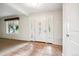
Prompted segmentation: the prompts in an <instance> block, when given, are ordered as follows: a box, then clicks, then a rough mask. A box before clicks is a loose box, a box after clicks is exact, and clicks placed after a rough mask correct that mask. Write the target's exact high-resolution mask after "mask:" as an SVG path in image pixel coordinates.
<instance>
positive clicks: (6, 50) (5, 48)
mask: <svg viewBox="0 0 79 59" xmlns="http://www.w3.org/2000/svg"><path fill="white" fill-rule="evenodd" d="M0 55H1V56H61V55H62V47H61V46H60V45H54V44H47V43H43V42H27V41H26V42H25V41H19V40H8V39H0Z"/></svg>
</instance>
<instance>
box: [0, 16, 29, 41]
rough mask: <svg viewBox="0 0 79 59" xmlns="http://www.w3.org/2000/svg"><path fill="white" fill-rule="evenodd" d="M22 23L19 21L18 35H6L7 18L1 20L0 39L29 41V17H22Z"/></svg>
mask: <svg viewBox="0 0 79 59" xmlns="http://www.w3.org/2000/svg"><path fill="white" fill-rule="evenodd" d="M8 17H15V16H8ZM19 17H20V21H19V27H20V30H19V33H18V34H7V33H6V23H5V21H4V19H5V18H7V17H3V18H1V19H0V25H1V26H0V37H1V38H13V39H22V40H28V19H27V16H22V15H20V16H19Z"/></svg>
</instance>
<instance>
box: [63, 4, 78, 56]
mask: <svg viewBox="0 0 79 59" xmlns="http://www.w3.org/2000/svg"><path fill="white" fill-rule="evenodd" d="M63 55H72V56H79V4H74V3H69V4H64V5H63Z"/></svg>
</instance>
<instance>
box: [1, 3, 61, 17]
mask: <svg viewBox="0 0 79 59" xmlns="http://www.w3.org/2000/svg"><path fill="white" fill-rule="evenodd" d="M38 5H39V4H37V6H36V7H35V6H31V4H30V5H28V4H27V3H0V17H3V16H9V15H20V14H24V15H30V14H33V13H37V12H47V11H54V10H61V9H62V4H60V3H41V4H40V6H39V7H38Z"/></svg>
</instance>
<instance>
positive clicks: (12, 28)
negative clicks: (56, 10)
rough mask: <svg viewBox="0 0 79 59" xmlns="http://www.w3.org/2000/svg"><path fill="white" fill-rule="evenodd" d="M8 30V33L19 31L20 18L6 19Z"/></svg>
mask: <svg viewBox="0 0 79 59" xmlns="http://www.w3.org/2000/svg"><path fill="white" fill-rule="evenodd" d="M6 32H7V33H8V34H14V33H18V32H19V20H17V19H15V20H7V21H6Z"/></svg>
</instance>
